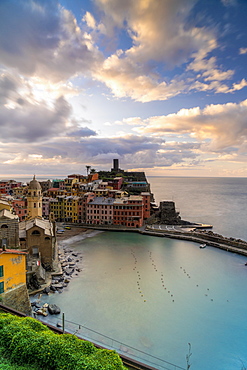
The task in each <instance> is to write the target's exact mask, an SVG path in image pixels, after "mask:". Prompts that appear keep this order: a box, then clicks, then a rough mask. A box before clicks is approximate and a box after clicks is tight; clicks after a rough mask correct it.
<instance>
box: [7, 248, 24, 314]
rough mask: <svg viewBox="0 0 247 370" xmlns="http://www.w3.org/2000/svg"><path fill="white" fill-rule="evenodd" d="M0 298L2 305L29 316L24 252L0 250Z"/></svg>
mask: <svg viewBox="0 0 247 370" xmlns="http://www.w3.org/2000/svg"><path fill="white" fill-rule="evenodd" d="M0 297H1V299H2V303H3V304H4V305H6V306H8V307H11V308H14V309H15V310H18V311H21V312H23V313H25V314H26V315H30V314H31V305H30V301H29V296H28V292H27V286H26V252H23V251H19V250H15V249H7V248H5V247H4V248H1V249H0Z"/></svg>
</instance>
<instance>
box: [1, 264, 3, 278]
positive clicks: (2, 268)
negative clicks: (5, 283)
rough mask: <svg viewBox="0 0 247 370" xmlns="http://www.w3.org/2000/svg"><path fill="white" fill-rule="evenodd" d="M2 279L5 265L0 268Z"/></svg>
mask: <svg viewBox="0 0 247 370" xmlns="http://www.w3.org/2000/svg"><path fill="white" fill-rule="evenodd" d="M0 277H3V265H2V266H0Z"/></svg>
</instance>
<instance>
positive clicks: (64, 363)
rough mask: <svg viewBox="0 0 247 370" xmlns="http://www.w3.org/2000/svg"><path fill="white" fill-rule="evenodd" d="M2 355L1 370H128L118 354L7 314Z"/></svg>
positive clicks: (2, 317) (1, 326)
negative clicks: (27, 369)
mask: <svg viewBox="0 0 247 370" xmlns="http://www.w3.org/2000/svg"><path fill="white" fill-rule="evenodd" d="M0 354H1V355H2V356H1V357H2V358H3V360H0V364H1V361H2V364H1V369H6V370H13V369H18V370H19V369H20V370H24V369H26V368H27V367H25V366H27V365H29V369H41V368H42V370H62V369H64V370H65V369H66V370H82V369H87V370H103V369H104V370H124V369H125V367H124V366H123V363H122V361H121V359H120V357H119V355H118V354H117V353H116V352H115V351H111V350H105V349H97V348H96V347H95V346H94V345H93V344H92V343H90V342H88V341H83V340H80V339H78V338H77V337H76V336H75V335H72V334H63V335H58V334H55V333H53V332H52V331H51V330H50V329H48V328H47V327H46V326H45V325H43V324H42V323H40V322H39V321H38V320H35V319H32V318H30V317H25V318H20V317H16V316H13V315H10V314H6V313H0ZM9 361H11V364H12V365H10V363H9ZM2 365H3V367H2ZM15 365H16V367H15ZM12 366H13V367H12ZM19 366H22V368H19Z"/></svg>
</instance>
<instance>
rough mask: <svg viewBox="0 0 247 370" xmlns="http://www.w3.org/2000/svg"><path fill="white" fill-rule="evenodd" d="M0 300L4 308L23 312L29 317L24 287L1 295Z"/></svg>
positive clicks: (26, 292)
mask: <svg viewBox="0 0 247 370" xmlns="http://www.w3.org/2000/svg"><path fill="white" fill-rule="evenodd" d="M1 298H2V303H3V304H4V305H5V306H8V307H10V308H13V309H15V310H17V311H20V312H23V313H25V314H26V315H28V316H30V315H31V312H32V310H31V304H30V300H29V295H28V291H27V287H26V285H24V284H23V285H20V286H18V287H17V288H15V289H11V290H9V291H7V292H5V293H2V294H1Z"/></svg>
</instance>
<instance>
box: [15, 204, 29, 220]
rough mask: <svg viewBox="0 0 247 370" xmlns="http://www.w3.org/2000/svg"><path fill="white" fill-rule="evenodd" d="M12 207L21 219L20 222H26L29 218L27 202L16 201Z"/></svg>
mask: <svg viewBox="0 0 247 370" xmlns="http://www.w3.org/2000/svg"><path fill="white" fill-rule="evenodd" d="M12 207H13V209H14V211H15V214H16V215H17V216H18V217H19V220H20V221H24V220H25V219H26V216H27V200H23V199H14V200H13V201H12Z"/></svg>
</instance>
